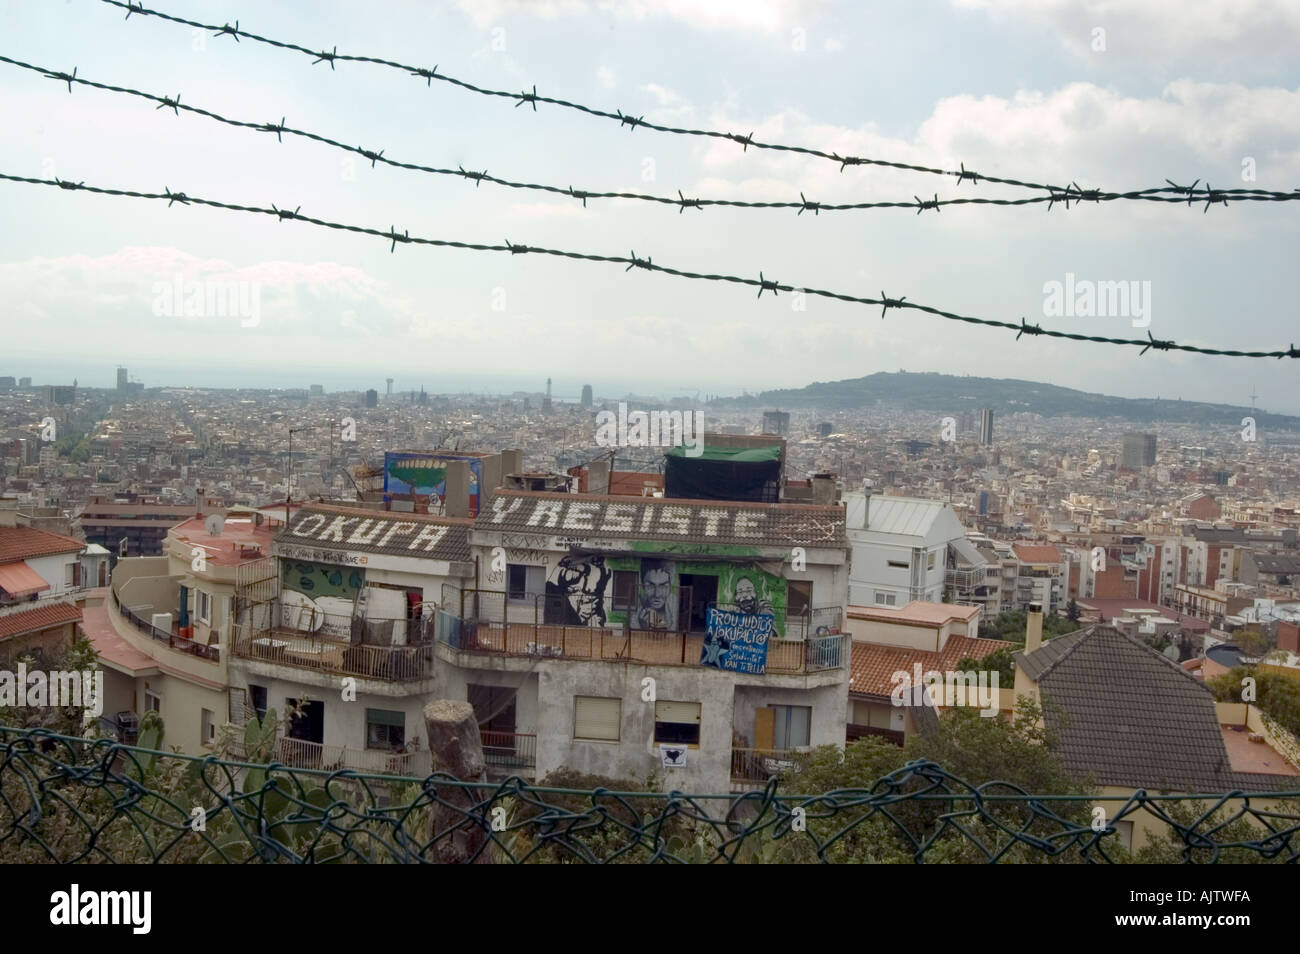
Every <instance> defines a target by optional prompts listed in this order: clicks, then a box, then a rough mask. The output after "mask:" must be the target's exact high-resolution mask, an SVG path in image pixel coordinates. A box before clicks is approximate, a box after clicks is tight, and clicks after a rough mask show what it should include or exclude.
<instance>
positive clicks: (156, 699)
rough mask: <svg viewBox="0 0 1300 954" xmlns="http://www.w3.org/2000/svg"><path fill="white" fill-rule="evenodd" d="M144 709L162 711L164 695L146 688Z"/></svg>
mask: <svg viewBox="0 0 1300 954" xmlns="http://www.w3.org/2000/svg"><path fill="white" fill-rule="evenodd" d="M144 711H145V712H157V713H161V712H162V696H160V695H158V693H156V692H151V691H150V690H148V689H146V690H145V691H144Z"/></svg>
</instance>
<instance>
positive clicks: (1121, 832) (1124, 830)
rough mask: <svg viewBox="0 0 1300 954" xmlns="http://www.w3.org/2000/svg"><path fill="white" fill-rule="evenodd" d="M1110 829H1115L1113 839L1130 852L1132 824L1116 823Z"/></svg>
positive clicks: (1131, 848) (1126, 822)
mask: <svg viewBox="0 0 1300 954" xmlns="http://www.w3.org/2000/svg"><path fill="white" fill-rule="evenodd" d="M1111 827H1112V828H1114V829H1115V837H1116V838H1118V839H1119V843H1120V844H1121V845H1123V846H1124V847H1125V848H1127V849H1128V850H1129V851H1132V850H1133V823H1132V822H1131V821H1117V822H1115V823H1114V824H1113V825H1112V826H1111Z"/></svg>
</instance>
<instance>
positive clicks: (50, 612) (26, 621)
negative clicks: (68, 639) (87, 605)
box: [0, 603, 81, 639]
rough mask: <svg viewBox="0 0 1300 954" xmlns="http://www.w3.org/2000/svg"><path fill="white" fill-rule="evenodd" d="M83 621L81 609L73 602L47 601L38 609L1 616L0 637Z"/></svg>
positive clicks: (4, 637)
mask: <svg viewBox="0 0 1300 954" xmlns="http://www.w3.org/2000/svg"><path fill="white" fill-rule="evenodd" d="M80 621H81V610H79V609H78V608H77V607H75V606H73V605H72V604H71V603H47V604H46V605H44V606H38V607H36V609H30V610H23V611H22V612H21V613H9V614H6V615H5V616H0V639H9V638H10V637H11V636H21V635H23V634H24V633H35V632H38V631H40V630H42V629H48V628H49V627H51V626H59V625H61V624H63V623H77V622H80Z"/></svg>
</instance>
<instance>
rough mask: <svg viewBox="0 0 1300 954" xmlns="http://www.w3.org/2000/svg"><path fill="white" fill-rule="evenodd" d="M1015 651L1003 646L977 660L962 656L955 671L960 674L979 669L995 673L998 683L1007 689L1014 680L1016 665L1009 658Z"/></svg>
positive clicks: (1012, 648)
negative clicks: (958, 671)
mask: <svg viewBox="0 0 1300 954" xmlns="http://www.w3.org/2000/svg"><path fill="white" fill-rule="evenodd" d="M1017 651H1018V650H1017V648H1016V647H1015V646H1004V647H1002V648H1001V649H995V650H993V652H991V653H989V654H987V655H985V656H982V657H981V658H979V659H976V658H974V657H972V656H963V657H962V658H961V659H959V660H957V669H958V670H960V671H961V672H970V671H971V670H979V669H986V670H988V671H989V672H994V671H996V672H997V673H998V683H999V684H1000V685H1001V686H1002V687H1004V688H1009V687H1010V686H1011V685H1012V684H1013V683H1014V682H1015V679H1016V664H1015V662H1014V661H1013V660H1012V658H1011V657H1012V655H1013V654H1014V653H1016V652H1017Z"/></svg>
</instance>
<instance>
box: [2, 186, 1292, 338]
mask: <svg viewBox="0 0 1300 954" xmlns="http://www.w3.org/2000/svg"><path fill="white" fill-rule="evenodd" d="M0 180H3V181H6V182H15V183H22V184H26V185H44V186H53V187H57V188H72V186H71V185H69V184H66V182H65V180H61V179H40V178H35V177H29V176H17V175H13V174H11V173H5V172H0ZM76 188H77V189H78V190H80V191H85V192H91V193H94V194H96V195H110V196H120V197H123V198H135V199H152V200H159V199H165V200H167V203H168V205H169V206H170V205H171V204H173V203H175V202H182V203H184V204H196V205H204V206H208V207H210V208H216V209H227V210H230V211H236V212H246V213H252V214H263V215H276V216H279V217H280V218H281V219H282V220H283V219H285V218H292V219H295V220H297V221H301V222H306V223H308V224H311V225H315V226H319V227H321V228H327V229H333V230H336V231H343V232H353V233H356V234H360V235H373V236H378V237H382V238H384V239H386V240H388V241H391V243H392V245H391V247H390V251H396V248H397V243H398V242H402V243H415V244H420V245H428V246H435V247H440V248H457V249H465V250H469V251H477V252H508V251H512V248H513V246H506V245H487V244H484V243H479V242H463V241H457V240H452V239H434V238H423V237H418V236H412V235H410V234H409V232H403V233H402V234H400V235H399V234H398V233H397V231H396V228H395V227H393V226H390V227H389V229H388V231H383V230H379V229H373V228H367V227H365V226H360V225H352V224H349V223H343V222H333V221H329V220H326V219H318V218H314V217H311V216H305V215H302V214H300V212H299V211H298V210H297V209H295V210H294V211H293V212H288V211H287V210H286V209H279V208H278V207H276V206H272V207H270V208H262V207H259V206H249V205H240V204H236V203H231V202H222V201H220V200H217V199H204V198H199V197H197V196H190V195H187V194H185V193H179V192H175V193H174V192H172V191H171V190H170V189H167V188H164V191H163V192H161V193H151V192H140V191H136V190H131V189H109V188H104V187H100V186H87V185H84V184H81V183H79V184H77V186H76ZM1180 201H1181V200H1180ZM528 251H529V252H530V253H535V254H540V255H551V256H555V257H558V258H567V259H574V260H578V261H585V262H604V263H619V264H626V266H627V267H626V268H625V269H624V271H625V272H626V271H631V270H632V269H633V268H644V269H646V270H648V271H655V272H660V273H662V274H665V275H669V276H673V277H677V278H686V279H691V280H694V281H711V282H727V283H731V284H738V285H749V286H751V287H756V288H758V289H759V293H760V297H761V293H762V292H763V291H771V292H773V294H775V293H776V292H777V290H778V287H780V286H778V285H777V283H776V282H775V281H771V280H769V279H767V278H766V276H765V275H764V274H763V273H762V272H760V273H759V277H758V278H757V279H754V278H744V277H742V276H739V275H724V274H714V273H705V272H695V271H688V270H686V269H681V268H674V267H671V266H667V265H656V264H654V263H653V262H652V261H651V258H650V256H646V257H645V258H639V257H638V256H637V254H636V252H635V251H633V252H632V253H631V257H630V258H628V257H623V256H613V255H597V254H591V253H586V252H574V251H569V250H566V249H554V248H544V247H540V246H528ZM800 287H803V286H800V285H794V286H786V288H800ZM803 292H804V294H807V295H815V296H817V297H821V298H827V299H832V300H835V301H842V302H849V303H854V304H863V305H880V306H881V308H880V316H881V318H882V319H884V317H885V315H886V312H887V311H888V309H890V308H896V309H912V310H915V311H918V312H922V313H924V314H927V315H931V316H934V317H937V318H944V319H947V320H949V321H960V322H964V323H966V324H972V325H978V326H981V327H986V328H1002V329H1006V330H1010V331H1015V332H1018V334H1025V333H1029V334H1036V335H1043V336H1045V337H1052V338H1061V339H1065V340H1069V341H1086V342H1093V343H1097V344H1110V345H1121V346H1128V347H1140V348H1142V349H1143V353H1145V352H1146V351H1147V350H1150V349H1153V348H1154V349H1156V350H1161V351H1175V350H1176V351H1182V352H1188V353H1192V354H1204V355H1219V356H1224V357H1248V358H1273V357H1295V356H1296V351H1295V348H1294V345H1293V346H1292V347H1290V348H1288V349H1286V350H1281V351H1278V350H1274V351H1244V350H1239V349H1221V348H1209V347H1202V346H1199V345H1180V344H1176V343H1175V342H1173V341H1163V340H1159V339H1156V338H1154V337H1153V336H1152V335H1151V333H1150V332H1147V337H1146V338H1145V339H1143V338H1117V337H1111V336H1107V335H1085V334H1080V333H1078V332H1072V331H1062V330H1057V329H1049V328H1040V327H1039V326H1037V325H1034V326H1030V325H1028V324H1026V322H1025V320H1024V318H1023V317H1022V318H1021V320H1020V323H1019V324H1015V323H1013V322H1009V321H1001V320H998V319H992V318H978V317H975V316H972V315H962V314H958V313H955V312H951V311H946V310H944V309H940V308H935V307H933V306H930V305H922V304H919V303H916V302H912V301H908V299H907V296H905V295H904V296H900V297H898V298H891V297H889V296H888V295H886V294H885V292H884V291H881V293H880V298H866V297H862V296H859V295H849V294H846V293H843V292H836V291H831V290H827V289H820V288H811V287H803Z"/></svg>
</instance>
